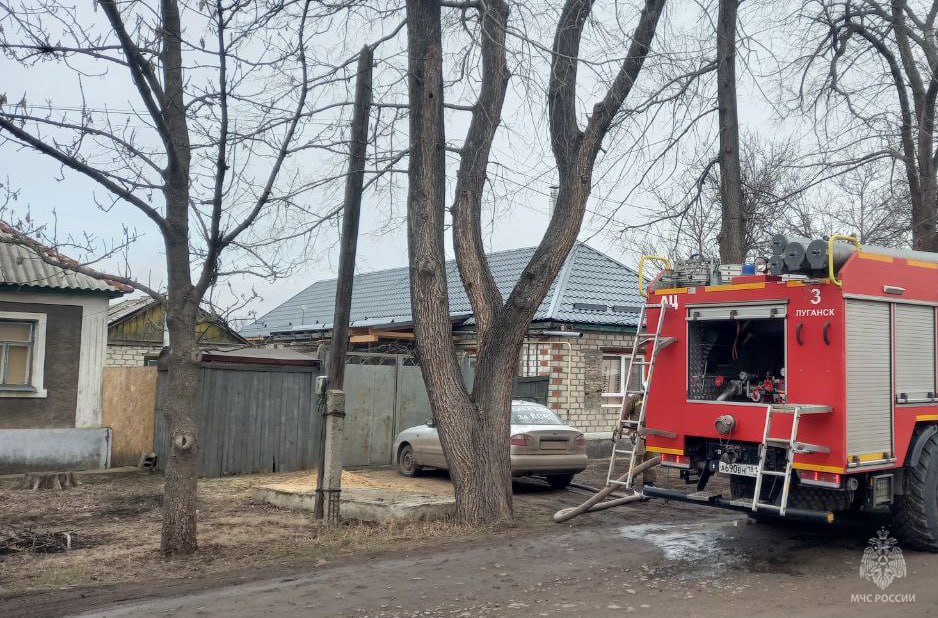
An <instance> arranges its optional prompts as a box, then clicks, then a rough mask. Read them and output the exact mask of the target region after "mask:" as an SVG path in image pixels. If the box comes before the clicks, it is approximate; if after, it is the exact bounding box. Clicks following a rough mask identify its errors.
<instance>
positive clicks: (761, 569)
mask: <svg viewBox="0 0 938 618" xmlns="http://www.w3.org/2000/svg"><path fill="white" fill-rule="evenodd" d="M744 523H745V520H743V521H739V520H735V521H720V522H703V523H697V524H636V525H632V526H623V527H621V528H619V534H620V536H622V538H625V539H634V540H639V541H644V542H646V543H650V544H652V545H654V546H655V547H657V548H658V549H660V550H661V552H662V553H663V554H664V558H665V559H666V560H668V561H670V562H671V564H665V565H661V566H660V567H658V568H657V569H654V570H655V571H658V573H656V574H657V575H659V576H660V575H662V574H664V573H665V572H668V573H676V574H680V575H683V576H687V577H701V576H702V577H703V578H704V579H711V578H714V577H719V576H720V575H724V574H726V573H727V572H728V571H736V570H742V571H746V572H753V573H785V574H788V575H793V576H798V575H800V573H799V572H798V571H797V570H795V569H794V568H793V567H792V565H790V564H789V560H788V558H789V556H787V554H786V555H779V552H778V548H777V547H773V549H771V552H770V553H769V547H768V546H764V545H760V546H759V547H753V546H751V545H749V544H742V543H741V542H740V539H739V537H738V536H736V535H734V534H733V532H734V530H736V529H737V527H738V526H740V525H744ZM769 545H774V544H771V543H770V544H769ZM763 550H766V551H765V552H763ZM675 563H683V564H675ZM692 574H694V575H692Z"/></svg>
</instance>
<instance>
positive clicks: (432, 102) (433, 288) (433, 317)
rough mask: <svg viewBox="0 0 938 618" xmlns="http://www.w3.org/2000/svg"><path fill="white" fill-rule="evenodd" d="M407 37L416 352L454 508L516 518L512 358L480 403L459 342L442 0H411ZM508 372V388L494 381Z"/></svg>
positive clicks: (469, 515) (490, 519)
mask: <svg viewBox="0 0 938 618" xmlns="http://www.w3.org/2000/svg"><path fill="white" fill-rule="evenodd" d="M407 38H408V63H409V67H410V76H409V84H408V91H409V99H410V103H409V104H410V144H411V151H410V163H409V170H408V177H409V186H408V195H407V208H408V216H407V236H408V250H409V253H410V256H409V257H410V265H411V268H410V293H411V305H412V309H413V315H414V333H415V335H416V341H417V353H418V357H419V360H420V369H421V373H422V374H423V378H424V382H425V383H426V386H427V395H428V397H429V399H430V407H431V409H432V410H433V412H434V415H435V418H436V422H437V425H438V427H439V433H440V442H441V445H442V447H443V453H444V455H445V456H446V459H447V462H448V463H449V468H450V476H451V477H452V480H453V486H454V488H455V494H456V517H457V518H458V519H460V520H463V521H467V522H472V523H476V524H495V523H498V522H501V521H505V520H509V519H510V518H511V477H510V471H509V466H508V465H507V463H508V440H507V438H508V430H507V418H508V407H509V405H510V397H511V387H510V382H511V377H512V375H513V371H512V369H513V366H508V367H506V366H505V364H504V363H500V364H496V365H497V367H495V366H493V369H495V368H501V369H502V370H503V371H502V372H501V374H499V375H497V376H494V378H495V382H494V383H492V384H487V385H486V387H485V388H484V389H481V391H480V392H479V393H477V394H476V397H477V400H476V401H475V402H474V401H473V400H472V399H470V397H469V394H468V393H467V392H466V388H465V386H464V384H463V379H462V371H461V369H460V367H459V363H458V361H457V359H456V350H455V347H454V345H453V340H452V324H451V323H450V318H449V294H448V290H447V287H446V267H445V254H444V250H443V231H444V227H443V226H444V219H445V217H444V215H445V210H446V205H445V200H446V184H445V182H446V162H445V154H446V153H445V149H444V147H445V141H444V135H443V80H442V76H443V44H442V39H441V30H440V3H439V0H409V1H408V3H407ZM478 371H481V372H483V373H485V374H486V375H487V374H488V373H489V372H490V371H491V370H488V369H486V368H485V367H484V366H483V367H481V368H480V369H478ZM502 374H503V375H502ZM506 381H507V383H508V389H507V390H505V389H504V388H498V389H496V388H495V384H498V383H500V384H503V385H504V383H505V382H506ZM476 383H477V384H478V383H479V378H478V374H477V380H476ZM493 418H495V420H492V419H493ZM496 434H498V435H496ZM506 486H507V491H506Z"/></svg>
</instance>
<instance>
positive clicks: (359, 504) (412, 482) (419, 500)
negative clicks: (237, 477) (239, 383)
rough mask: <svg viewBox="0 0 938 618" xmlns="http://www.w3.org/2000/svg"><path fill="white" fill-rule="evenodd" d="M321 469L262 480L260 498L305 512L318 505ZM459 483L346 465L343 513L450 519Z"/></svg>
mask: <svg viewBox="0 0 938 618" xmlns="http://www.w3.org/2000/svg"><path fill="white" fill-rule="evenodd" d="M315 478H316V473H315V471H307V472H303V473H302V474H298V473H288V474H285V475H284V476H283V480H282V481H280V482H274V483H268V484H265V485H259V486H257V487H254V488H253V489H252V490H251V497H252V498H253V499H254V500H257V501H259V502H267V503H269V504H273V505H274V506H277V507H280V508H285V509H295V510H301V511H313V509H314V508H315V505H316V487H315V481H314V479H315ZM455 506H456V500H455V498H454V497H453V486H452V483H451V482H450V480H449V478H447V477H445V476H437V475H434V476H426V477H417V478H410V477H404V476H401V475H399V474H398V473H397V471H396V470H393V469H381V468H376V469H367V470H355V471H351V470H345V471H343V472H342V497H341V501H340V503H339V513H340V514H341V516H342V518H343V519H354V520H359V521H376V522H410V521H430V520H438V519H444V518H446V517H448V516H450V515H451V514H452V513H453V510H454V509H455Z"/></svg>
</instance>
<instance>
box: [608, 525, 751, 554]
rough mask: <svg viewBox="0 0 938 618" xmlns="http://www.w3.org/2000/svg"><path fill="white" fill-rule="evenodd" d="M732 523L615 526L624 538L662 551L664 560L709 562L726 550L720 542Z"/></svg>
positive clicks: (731, 526)
mask: <svg viewBox="0 0 938 618" xmlns="http://www.w3.org/2000/svg"><path fill="white" fill-rule="evenodd" d="M735 523H736V522H728V523H723V522H721V523H710V522H708V523H701V524H636V525H633V526H623V527H622V528H619V534H620V535H621V536H622V537H623V538H626V539H636V540H639V541H645V542H648V543H651V544H652V545H654V546H655V547H657V548H659V549H660V550H661V551H662V552H664V557H665V558H667V559H668V560H681V561H684V562H697V561H698V560H708V561H712V560H713V558H714V557H719V556H720V555H722V554H726V553H728V552H727V551H726V549H725V548H724V547H721V545H722V544H723V541H724V540H725V538H726V534H727V532H728V530H729V529H732V528H733V527H734V524H735Z"/></svg>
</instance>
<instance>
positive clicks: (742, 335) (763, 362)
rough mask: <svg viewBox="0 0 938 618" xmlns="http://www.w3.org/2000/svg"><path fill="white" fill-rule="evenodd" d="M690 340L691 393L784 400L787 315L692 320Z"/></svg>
mask: <svg viewBox="0 0 938 618" xmlns="http://www.w3.org/2000/svg"><path fill="white" fill-rule="evenodd" d="M687 343H688V344H687V351H688V356H689V358H688V363H687V368H688V389H687V390H688V392H687V398H688V399H690V400H696V401H735V402H748V403H764V404H770V403H784V402H785V321H784V320H783V319H754V320H735V319H726V320H704V321H690V322H688V342H687Z"/></svg>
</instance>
